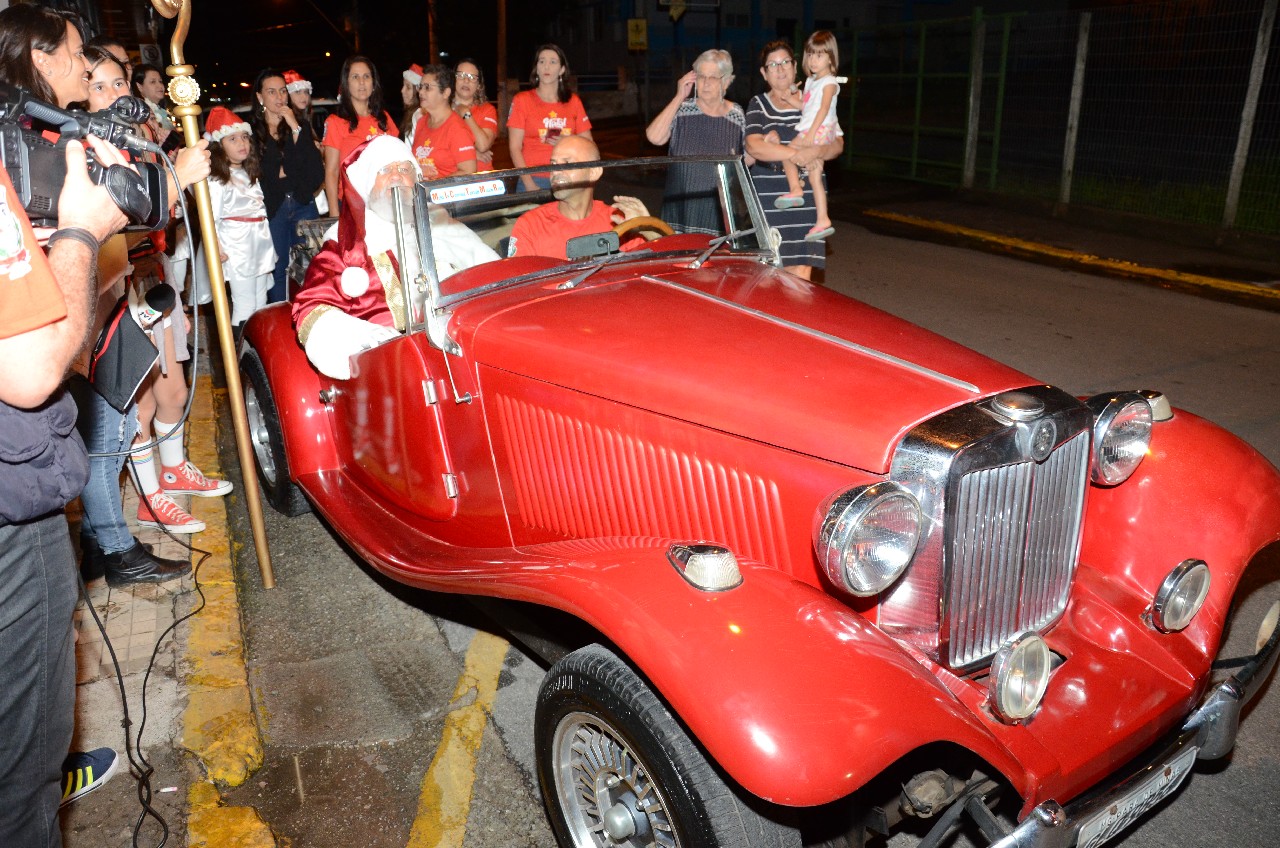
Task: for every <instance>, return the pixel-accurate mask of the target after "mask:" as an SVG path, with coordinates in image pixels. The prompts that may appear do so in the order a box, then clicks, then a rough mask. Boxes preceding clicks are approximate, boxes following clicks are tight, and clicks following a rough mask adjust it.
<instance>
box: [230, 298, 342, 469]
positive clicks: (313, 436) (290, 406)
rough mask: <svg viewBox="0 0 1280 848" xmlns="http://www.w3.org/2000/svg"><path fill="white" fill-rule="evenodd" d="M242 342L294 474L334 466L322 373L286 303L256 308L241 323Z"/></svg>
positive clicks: (334, 449) (335, 456)
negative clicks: (264, 387) (266, 387)
mask: <svg viewBox="0 0 1280 848" xmlns="http://www.w3.org/2000/svg"><path fill="white" fill-rule="evenodd" d="M242 344H244V345H246V346H247V347H251V348H253V350H254V351H255V352H256V353H257V354H258V358H259V359H260V360H261V361H262V367H263V369H264V370H265V371H266V374H267V382H268V383H269V384H270V386H271V394H272V399H273V400H274V401H275V405H276V412H277V414H278V415H279V416H280V429H281V430H282V431H283V433H284V449H285V457H286V458H287V459H288V461H289V471H290V473H292V474H293V476H294V478H295V479H296V478H297V477H298V476H300V475H303V474H308V473H311V472H315V471H321V470H324V469H330V468H336V467H338V455H337V449H336V448H335V446H334V444H333V430H332V426H331V424H330V420H329V418H330V414H329V411H328V409H327V408H326V407H325V405H324V404H323V403H322V402H321V400H320V391H321V389H323V388H325V385H326V384H325V383H324V382H322V381H324V379H325V378H323V377H321V376H320V374H318V373H317V372H316V370H315V369H314V368H312V367H311V364H310V363H309V362H307V356H306V354H305V353H304V352H303V350H302V348H301V347H300V346H299V345H298V337H297V334H296V333H295V332H294V329H293V319H292V315H291V305H290V304H288V303H279V304H273V305H271V306H267V307H265V308H263V309H259V310H258V311H257V312H255V313H254V314H253V315H252V317H250V318H249V320H248V322H247V323H246V324H245V326H244V335H243V341H242Z"/></svg>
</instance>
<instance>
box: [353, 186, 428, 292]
mask: <svg viewBox="0 0 1280 848" xmlns="http://www.w3.org/2000/svg"><path fill="white" fill-rule="evenodd" d="M400 194H401V198H402V206H401V209H402V216H403V217H402V220H403V221H404V225H403V228H402V236H403V239H404V254H405V255H403V256H401V255H400V254H401V251H400V246H399V245H398V244H397V243H396V225H395V208H394V205H393V204H394V201H393V200H392V197H391V192H389V191H388V192H385V193H383V194H379V195H375V196H373V197H370V198H369V199H368V200H367V201H366V204H365V213H364V243H365V248H366V250H368V252H369V255H370V256H377V255H378V254H379V253H384V252H389V253H391V254H393V255H394V256H395V257H396V259H398V260H399V262H400V273H401V275H402V277H403V278H404V279H407V280H410V281H412V280H414V279H417V277H418V275H419V274H420V273H422V255H421V254H420V253H419V251H418V234H417V232H415V230H414V223H413V222H414V217H413V195H412V193H411V192H410V191H408V190H405V191H402V192H401V193H400Z"/></svg>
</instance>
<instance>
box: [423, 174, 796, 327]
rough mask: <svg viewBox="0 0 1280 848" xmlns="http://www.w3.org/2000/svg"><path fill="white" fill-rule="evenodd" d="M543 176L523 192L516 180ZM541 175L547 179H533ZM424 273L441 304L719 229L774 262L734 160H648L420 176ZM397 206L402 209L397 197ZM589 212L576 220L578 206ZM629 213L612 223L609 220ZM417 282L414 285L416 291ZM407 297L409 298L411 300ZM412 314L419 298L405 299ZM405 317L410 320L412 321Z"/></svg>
mask: <svg viewBox="0 0 1280 848" xmlns="http://www.w3.org/2000/svg"><path fill="white" fill-rule="evenodd" d="M535 176H537V177H540V178H542V182H541V183H540V184H539V187H537V188H536V189H535V190H533V191H526V190H522V189H523V187H524V185H523V182H524V178H532V177H535ZM548 178H549V181H550V182H552V183H553V187H552V188H543V187H541V186H544V185H546V182H547V180H548ZM414 195H415V196H414V201H415V203H414V208H415V209H417V210H422V209H424V208H425V209H426V210H427V214H426V215H414V216H413V217H415V218H416V219H417V220H418V221H419V222H420V223H419V226H418V228H417V230H418V242H419V250H420V255H421V256H422V257H423V258H424V259H428V261H424V262H423V263H422V268H423V271H424V272H425V274H426V276H427V278H428V283H429V284H430V285H431V286H433V287H435V290H436V292H438V296H437V301H436V302H437V303H438V304H439V306H441V307H447V306H448V305H449V304H450V303H453V302H456V301H458V300H461V299H464V298H468V297H474V296H476V295H477V294H480V293H483V292H486V291H489V290H492V289H494V288H498V287H503V286H509V285H517V284H519V283H521V282H523V281H525V280H531V279H542V278H545V277H546V276H547V275H548V274H565V275H567V276H566V279H567V280H568V279H572V278H574V277H577V276H579V274H580V273H581V271H585V270H588V269H590V268H591V267H592V266H595V265H599V264H600V263H601V262H602V261H604V260H606V259H609V260H611V264H619V263H625V262H626V261H628V260H629V259H631V258H633V257H634V258H635V259H637V260H639V259H642V258H645V259H651V258H653V257H654V256H660V255H672V254H689V255H690V258H691V259H693V258H696V257H698V256H699V255H700V254H702V253H704V252H705V251H707V249H708V247H709V246H711V243H712V241H713V240H715V239H720V238H723V237H725V236H729V237H730V238H727V239H725V244H724V246H723V247H720V248H719V251H718V252H717V255H718V254H719V253H721V252H725V251H738V252H741V251H747V252H753V253H757V254H759V255H760V256H761V258H762V260H763V261H769V262H775V263H776V261H777V255H776V253H775V252H774V249H773V247H772V246H771V242H770V239H769V238H768V235H767V232H768V231H767V228H766V227H765V225H764V216H763V213H762V211H761V209H760V203H759V199H758V198H757V197H756V194H755V192H754V190H753V189H752V187H751V182H750V179H749V178H748V177H747V175H746V172H745V171H744V169H743V168H742V165H741V161H740V160H737V159H723V158H719V159H717V158H704V157H698V158H656V159H631V160H625V161H615V162H608V161H605V162H589V163H575V164H569V165H558V166H548V167H546V168H545V169H533V168H526V169H522V170H508V171H489V172H484V173H480V174H471V175H467V176H454V177H451V178H448V179H444V180H434V181H422V182H419V183H418V184H417V186H416V187H415V190H414ZM402 208H405V209H406V212H405V214H408V215H412V214H413V213H412V211H410V210H408V209H407V204H405V206H404V207H402ZM584 211H585V212H587V213H588V214H587V217H586V218H585V219H583V218H580V217H579V216H580V215H581V214H582V213H583V212H584ZM624 215H625V216H626V217H627V218H628V220H627V221H626V222H625V224H624V225H623V226H622V227H621V228H620V229H621V231H620V232H617V233H615V231H614V226H615V224H617V223H618V222H620V221H622V220H623V218H624ZM425 295H426V292H425V290H423V289H422V288H419V297H425ZM415 299H417V298H415ZM414 305H415V309H414V313H415V318H417V317H418V316H420V315H421V310H420V307H421V306H422V304H421V302H419V303H415V304H414ZM414 323H417V322H416V321H415V322H414Z"/></svg>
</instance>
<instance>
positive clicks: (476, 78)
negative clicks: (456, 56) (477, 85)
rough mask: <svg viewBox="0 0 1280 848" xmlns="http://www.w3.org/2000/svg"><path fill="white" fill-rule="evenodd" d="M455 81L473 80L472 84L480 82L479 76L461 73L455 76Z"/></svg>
mask: <svg viewBox="0 0 1280 848" xmlns="http://www.w3.org/2000/svg"><path fill="white" fill-rule="evenodd" d="M453 76H454V78H455V79H460V80H471V81H472V82H480V75H479V74H464V73H462V72H461V71H459V72H458V73H456V74H454V75H453Z"/></svg>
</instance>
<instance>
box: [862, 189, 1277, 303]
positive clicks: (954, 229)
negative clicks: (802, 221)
mask: <svg viewBox="0 0 1280 848" xmlns="http://www.w3.org/2000/svg"><path fill="white" fill-rule="evenodd" d="M862 214H864V215H869V216H870V217H872V218H881V219H883V220H885V221H893V222H895V223H898V224H906V225H908V226H912V227H921V228H924V229H929V230H935V231H937V232H940V233H949V234H951V235H958V236H964V237H965V238H971V239H975V240H977V241H982V242H986V243H988V244H993V245H998V246H1000V247H1005V248H1009V249H1011V250H1019V251H1023V252H1026V253H1034V254H1038V255H1040V256H1047V257H1050V258H1053V259H1060V260H1062V261H1065V262H1072V263H1075V264H1077V265H1084V266H1087V267H1091V268H1097V269H1099V270H1102V271H1108V272H1110V273H1115V274H1123V275H1125V276H1130V277H1133V276H1139V277H1149V278H1153V279H1157V280H1164V281H1166V282H1170V283H1179V284H1181V285H1191V286H1200V287H1203V288H1211V289H1220V290H1222V291H1228V292H1232V293H1235V294H1247V295H1250V296H1252V297H1263V298H1275V299H1280V291H1278V290H1276V289H1271V288H1268V287H1266V286H1259V285H1253V284H1250V283H1238V282H1236V281H1234V280H1223V279H1219V278H1218V277H1205V276H1202V275H1200V274H1186V273H1183V272H1182V271H1174V270H1171V269H1168V268H1151V267H1149V266H1146V265H1139V264H1137V263H1136V262H1126V261H1124V260H1121V259H1107V258H1104V257H1101V256H1094V255H1092V254H1089V253H1079V252H1077V251H1074V250H1066V249H1064V248H1060V247H1054V246H1053V245H1048V244H1042V243H1040V242H1035V241H1027V240H1025V239H1020V238H1014V237H1012V236H1004V235H1000V234H999V233H991V232H987V231H986V230H975V229H973V228H972V227H962V226H960V225H958V224H948V223H946V222H945V221H934V220H931V219H929V218H919V217H916V216H915V215H903V214H901V213H899V212H887V211H885V210H882V209H866V210H864V211H863V213H862Z"/></svg>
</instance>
